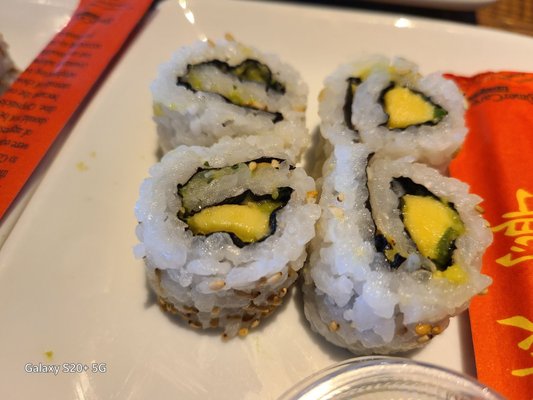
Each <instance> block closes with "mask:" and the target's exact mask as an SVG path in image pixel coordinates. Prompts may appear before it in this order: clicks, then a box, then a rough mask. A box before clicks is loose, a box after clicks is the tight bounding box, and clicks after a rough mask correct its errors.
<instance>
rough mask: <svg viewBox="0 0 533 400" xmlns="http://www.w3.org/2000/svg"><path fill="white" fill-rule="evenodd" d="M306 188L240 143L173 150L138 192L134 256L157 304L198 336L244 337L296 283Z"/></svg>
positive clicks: (312, 206)
mask: <svg viewBox="0 0 533 400" xmlns="http://www.w3.org/2000/svg"><path fill="white" fill-rule="evenodd" d="M316 195H317V193H316V191H315V183H314V180H313V179H312V178H310V177H309V176H307V175H306V173H305V172H304V170H303V169H302V168H295V167H293V166H292V165H291V164H290V162H288V161H287V156H286V155H285V154H283V153H282V152H278V153H275V152H272V153H270V154H265V152H264V151H263V150H261V149H258V148H257V147H254V146H252V145H250V144H249V143H247V142H246V141H245V140H241V139H232V140H231V139H230V140H223V141H222V142H220V143H218V144H216V145H213V146H212V147H210V148H207V147H200V146H192V147H189V146H179V147H177V148H176V149H174V150H172V151H170V152H169V153H167V154H166V155H165V156H164V157H163V158H162V160H161V162H160V163H158V164H156V165H155V166H154V167H152V168H151V170H150V177H149V178H148V179H146V180H145V181H144V183H143V184H142V185H141V189H140V198H139V200H138V202H137V204H136V208H135V213H136V217H137V219H138V221H139V224H138V226H137V236H138V238H139V241H140V243H139V244H138V245H137V246H136V248H135V253H136V255H137V256H138V257H142V258H143V259H144V261H145V264H146V272H147V275H148V281H149V283H150V285H151V287H152V288H153V290H154V291H155V293H156V295H157V297H158V299H159V303H160V305H161V306H162V307H163V308H164V309H165V310H166V311H169V312H171V313H175V314H178V315H180V316H182V317H183V318H185V319H186V321H187V322H188V324H189V325H191V326H192V327H197V328H221V329H223V330H224V332H223V336H224V337H233V336H235V335H245V334H246V333H248V330H249V329H250V328H254V327H256V326H257V325H258V324H259V323H260V321H261V320H262V319H263V318H264V317H266V316H267V315H269V314H270V313H272V312H273V311H274V310H275V309H276V308H277V307H278V306H279V305H280V304H281V303H282V300H283V297H284V296H285V294H286V293H287V291H288V289H290V287H291V285H292V284H293V283H294V282H295V280H296V278H297V275H298V273H297V272H298V271H299V270H300V269H301V268H302V266H303V263H304V260H305V259H306V244H307V243H308V242H309V241H310V240H311V239H312V238H313V237H314V232H315V231H314V225H315V222H316V220H317V219H318V217H319V214H320V207H319V206H318V205H317V204H316Z"/></svg>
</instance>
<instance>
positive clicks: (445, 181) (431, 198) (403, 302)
mask: <svg viewBox="0 0 533 400" xmlns="http://www.w3.org/2000/svg"><path fill="white" fill-rule="evenodd" d="M480 200H481V199H480V198H479V197H478V196H475V195H472V194H469V193H468V186H467V185H466V184H464V183H462V182H460V181H458V180H456V179H453V178H448V177H444V176H442V175H440V174H439V173H438V172H437V171H436V170H435V169H433V168H430V167H428V166H425V165H423V164H418V163H413V162H412V161H409V160H407V159H398V160H390V159H387V158H383V157H378V156H376V155H372V153H371V152H370V151H369V149H368V148H367V147H366V146H364V145H362V144H349V143H348V144H338V145H336V146H335V147H334V150H333V152H332V154H331V156H330V157H329V158H328V160H327V161H326V163H325V165H324V181H323V185H322V193H321V197H320V206H321V208H322V216H321V218H320V220H319V222H318V224H317V237H316V239H315V240H313V242H312V246H311V248H312V251H311V255H310V263H309V267H306V269H305V271H304V287H303V291H304V305H305V315H306V317H307V319H308V320H309V322H310V324H311V327H312V328H313V330H315V331H317V332H318V333H320V334H321V335H322V336H324V337H325V338H326V339H327V340H328V341H330V342H332V343H334V344H336V345H338V346H341V347H344V348H347V349H349V350H350V351H352V352H354V353H356V354H372V353H381V354H386V353H394V352H402V351H407V350H410V349H413V348H416V347H419V346H423V345H424V344H426V343H427V342H429V341H430V339H432V338H433V337H434V336H436V335H438V334H439V333H441V332H442V331H443V330H444V329H445V328H446V327H447V326H448V322H449V318H450V317H452V316H455V315H457V314H458V313H460V312H461V311H463V310H465V309H466V308H467V307H468V304H469V302H470V300H471V298H472V297H473V296H474V295H476V294H479V293H481V292H483V291H484V290H485V289H486V288H487V286H488V285H489V284H490V283H491V279H490V278H489V277H487V276H485V275H483V274H481V273H480V269H481V258H482V255H483V253H484V251H485V249H486V248H487V246H488V245H489V244H490V243H491V240H492V234H491V232H490V229H489V228H488V227H487V223H486V221H485V220H484V219H483V218H482V217H481V216H480V215H479V212H478V211H477V210H478V209H479V208H478V203H479V202H480Z"/></svg>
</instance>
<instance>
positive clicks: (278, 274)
mask: <svg viewBox="0 0 533 400" xmlns="http://www.w3.org/2000/svg"><path fill="white" fill-rule="evenodd" d="M282 276H283V272H281V271H280V272H276V273H275V274H274V275H272V276H271V277H270V278H268V279H267V282H268V284H269V285H273V284H275V283H276V282H278V281H279V280H280V279H281V277H282Z"/></svg>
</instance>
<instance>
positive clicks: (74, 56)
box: [0, 0, 152, 219]
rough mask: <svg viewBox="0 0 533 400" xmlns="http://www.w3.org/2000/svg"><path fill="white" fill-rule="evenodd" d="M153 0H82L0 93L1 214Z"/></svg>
mask: <svg viewBox="0 0 533 400" xmlns="http://www.w3.org/2000/svg"><path fill="white" fill-rule="evenodd" d="M151 3H152V0H134V1H133V0H82V1H81V2H80V4H79V5H78V8H77V9H76V10H75V12H74V14H73V16H72V18H71V20H70V22H69V23H68V24H67V25H66V26H65V28H63V30H61V31H60V32H59V33H58V34H57V35H56V36H55V37H54V38H53V39H52V41H51V42H50V43H49V44H48V45H47V46H46V48H45V49H44V50H42V51H41V53H40V54H39V55H38V56H37V58H36V59H35V60H34V61H33V62H32V63H31V65H30V66H29V67H28V68H27V69H26V70H25V71H24V72H23V73H22V74H21V75H20V76H19V78H18V79H17V80H16V81H15V82H14V83H13V85H12V86H11V87H10V89H9V90H8V91H7V92H6V93H4V95H3V96H2V97H0V219H1V218H2V216H3V215H4V214H5V212H6V211H7V209H8V208H9V206H10V204H11V203H12V202H13V200H14V199H15V197H16V196H17V194H18V193H19V191H20V190H21V189H22V187H23V186H24V184H25V182H26V181H27V179H28V178H29V177H30V175H31V174H32V172H33V170H34V169H35V167H36V166H37V165H38V164H39V162H40V161H41V159H42V158H43V156H44V155H45V153H46V152H47V150H48V149H49V147H50V145H51V144H52V143H53V141H54V140H55V138H56V137H57V136H58V134H59V133H60V132H61V129H62V128H63V127H64V126H65V124H66V123H67V121H68V119H69V118H70V117H71V116H72V114H73V113H74V111H75V110H76V109H77V108H78V106H79V105H80V103H81V102H82V100H83V99H84V97H85V96H86V95H87V93H88V92H89V90H90V89H91V87H92V86H93V85H94V84H95V83H96V81H97V80H98V78H99V77H100V75H101V74H102V73H103V71H104V70H105V68H106V66H107V65H108V64H109V63H110V62H111V60H112V59H113V57H114V56H115V55H116V53H117V52H118V51H119V49H120V48H121V47H122V45H123V44H124V42H125V40H126V39H127V38H128V36H129V34H130V32H131V31H132V30H133V29H134V28H135V26H136V25H137V24H138V22H139V21H140V20H141V18H142V17H143V15H144V14H145V13H146V11H147V10H148V8H149V7H150V5H151Z"/></svg>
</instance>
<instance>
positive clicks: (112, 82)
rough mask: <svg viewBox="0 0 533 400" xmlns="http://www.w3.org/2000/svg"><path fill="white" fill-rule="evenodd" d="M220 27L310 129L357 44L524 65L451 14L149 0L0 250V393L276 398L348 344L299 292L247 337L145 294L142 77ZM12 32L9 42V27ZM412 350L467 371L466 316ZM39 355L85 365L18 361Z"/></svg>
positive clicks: (150, 151) (458, 62) (438, 64)
mask: <svg viewBox="0 0 533 400" xmlns="http://www.w3.org/2000/svg"><path fill="white" fill-rule="evenodd" d="M180 5H181V6H180ZM4 7H5V6H4V3H2V4H1V5H0V10H1V12H0V15H2V17H1V18H2V19H1V20H3V18H4V13H3V9H4ZM184 9H185V10H184ZM26 18H28V19H29V20H30V22H31V21H33V20H37V19H39V15H32V16H26ZM192 21H194V24H193V23H191V22H192ZM30 25H31V24H30ZM19 29H20V32H21V35H22V32H23V31H24V30H25V29H28V28H25V27H23V26H21V27H20V28H19ZM225 32H231V33H232V34H233V35H234V36H235V37H236V38H238V39H241V40H242V41H246V42H247V43H249V44H252V45H254V46H257V47H259V48H261V49H264V50H267V51H272V52H276V53H278V54H279V56H280V57H281V58H283V59H284V60H286V61H287V62H289V63H291V64H293V65H294V66H295V67H296V68H297V69H298V70H300V71H301V73H302V75H303V77H304V79H305V80H306V81H307V82H308V84H309V87H310V97H309V109H308V124H309V127H310V128H311V129H314V128H315V127H316V126H317V124H318V117H317V115H316V112H317V101H316V98H317V95H318V92H319V91H320V88H321V82H322V80H323V78H324V77H325V76H326V75H327V74H329V73H330V72H331V71H332V70H333V69H334V68H335V67H336V66H337V65H338V64H339V63H342V62H346V61H348V60H349V59H350V58H353V57H355V56H359V55H361V54H363V53H372V52H379V53H384V54H387V55H403V56H405V57H407V58H410V59H412V60H413V61H415V62H418V63H419V64H420V65H421V67H422V70H423V71H424V72H430V71H434V70H438V69H439V70H445V71H450V72H456V73H463V74H471V73H475V72H480V71H486V70H489V69H492V70H496V69H514V70H527V69H528V68H531V65H533V41H532V40H531V39H530V38H526V37H522V36H518V35H511V34H503V33H498V32H496V31H490V30H483V29H476V28H473V27H468V26H463V25H457V24H449V23H440V22H430V21H426V20H421V19H414V18H413V19H406V18H404V17H402V18H400V17H397V16H392V15H390V16H388V15H380V14H375V13H360V12H349V11H340V10H329V9H326V8H312V7H304V6H294V5H283V4H279V3H275V4H274V3H265V2H248V1H238V2H233V1H225V0H194V1H187V2H186V1H183V0H181V1H179V2H178V1H174V0H172V1H165V2H162V3H160V4H159V5H158V6H157V8H156V9H155V10H154V11H153V12H152V15H151V16H150V18H148V19H147V20H146V21H145V24H144V26H143V27H142V29H139V30H138V32H137V35H136V37H135V38H134V39H133V40H131V42H130V43H129V46H128V47H127V49H126V50H125V51H124V52H123V53H122V55H121V58H120V60H119V61H118V62H117V63H116V64H115V65H114V68H113V70H112V71H111V72H110V73H109V74H108V75H107V76H106V77H105V80H104V81H103V83H102V84H101V85H100V86H99V87H98V89H97V90H96V92H95V93H94V94H93V96H92V98H91V99H90V101H89V102H88V104H87V105H86V107H85V108H84V110H83V113H81V115H80V116H79V118H78V119H77V120H76V121H75V123H73V124H71V126H70V127H69V132H67V133H68V136H67V137H66V138H65V140H64V143H63V144H62V146H61V148H60V150H58V152H57V154H56V157H55V158H54V160H53V162H52V163H51V165H50V167H49V168H48V170H47V171H46V174H45V176H44V179H43V180H42V182H41V184H40V185H39V187H38V188H37V191H36V193H35V194H34V196H33V198H32V199H31V201H30V202H29V204H28V206H27V207H26V209H25V210H24V212H23V213H22V215H21V217H20V219H19V220H18V222H17V224H16V226H15V228H14V229H13V231H12V232H11V234H10V235H9V237H8V238H7V241H6V242H5V244H4V246H3V248H2V249H1V250H0V398H1V399H30V398H43V399H52V398H53V399H58V400H61V399H69V400H72V399H132V400H133V399H139V400H140V399H146V398H153V399H202V400H205V399H244V400H246V399H275V398H276V397H277V396H279V395H281V393H282V392H284V391H285V390H286V389H288V388H289V387H291V386H292V385H294V384H295V383H296V382H298V381H300V380H301V379H303V378H304V377H306V376H308V375H310V374H311V373H313V372H315V371H317V370H319V369H322V368H324V367H326V366H328V365H330V364H332V363H334V362H337V361H341V360H344V359H347V358H350V357H351V354H349V353H348V352H346V351H344V350H342V349H337V348H335V347H333V346H331V345H329V344H327V343H326V342H325V341H323V340H322V339H321V338H320V337H318V336H317V335H315V334H313V333H312V332H311V331H310V329H309V327H308V324H307V322H306V321H305V319H304V317H303V313H302V307H301V303H300V302H301V299H300V296H299V293H298V291H293V292H292V294H291V296H290V298H289V299H288V300H289V301H287V303H286V305H285V306H284V307H282V308H281V309H280V310H279V311H278V312H277V313H276V314H274V316H273V317H271V318H270V320H269V321H267V322H265V323H264V324H263V325H262V326H261V327H260V328H259V329H258V330H256V331H254V332H253V333H252V334H250V335H249V336H248V337H247V338H245V339H243V340H241V339H235V340H231V341H230V342H228V343H224V342H222V341H221V340H220V339H219V335H218V333H213V334H212V333H203V332H198V331H193V330H191V329H188V328H186V327H185V326H183V324H181V323H179V322H176V321H175V320H174V319H173V318H171V317H169V316H167V315H166V314H163V313H162V312H161V311H160V310H159V308H158V307H157V306H156V305H155V303H154V299H153V297H151V295H150V292H149V290H148V289H147V286H146V281H145V277H144V270H143V264H142V262H141V261H140V260H136V259H134V257H133V254H132V247H133V246H134V245H135V243H136V238H135V234H134V229H135V225H136V220H135V217H134V214H133V207H134V204H135V201H136V200H137V194H138V187H139V185H140V183H141V181H142V180H143V179H144V178H145V177H146V176H147V170H148V168H149V167H150V166H151V165H152V164H153V163H154V162H155V161H156V159H157V141H156V134H155V126H154V124H153V122H152V121H151V112H152V111H151V98H150V92H149V89H148V87H149V84H150V82H151V81H152V79H153V78H154V77H155V75H156V73H157V66H158V64H160V63H161V62H163V61H165V60H167V59H168V58H169V57H170V55H171V54H172V52H173V51H174V50H175V49H177V48H178V47H179V46H181V45H184V44H188V43H191V42H192V41H193V40H196V39H197V38H199V37H203V36H207V37H211V38H216V37H220V36H221V35H223V34H224V33H225ZM10 43H11V45H12V48H13V52H14V54H16V51H17V50H16V48H17V45H18V41H17V38H16V37H15V38H13V37H11V39H10ZM81 167H83V168H81ZM47 352H50V353H48V355H46V354H45V353H47ZM408 356H409V357H411V358H413V359H416V360H419V361H425V362H431V363H434V364H437V365H439V366H442V367H446V368H450V369H453V370H455V371H461V372H466V373H470V374H471V373H473V371H474V369H473V356H472V350H471V343H470V336H469V331H468V322H467V320H466V318H465V317H464V316H462V317H459V318H456V319H454V320H453V321H452V323H451V326H450V327H449V329H448V330H447V331H446V332H445V333H444V334H443V335H442V336H440V337H438V338H436V339H435V340H434V341H433V343H431V344H430V345H429V346H428V347H427V348H425V349H423V350H421V351H418V352H414V353H411V354H409V355H408ZM40 363H41V364H43V365H59V366H61V365H62V364H63V363H74V364H75V363H80V365H81V366H83V365H84V364H85V365H87V366H88V368H89V370H88V371H82V372H79V373H78V372H73V373H67V372H65V371H60V372H59V373H58V374H57V375H54V374H53V373H48V374H46V373H29V372H26V371H25V368H28V367H27V365H30V367H31V366H37V367H38V366H39V364H40ZM93 363H95V364H96V365H97V366H98V365H100V366H102V364H105V370H106V372H97V373H95V372H92V371H91V369H92V364H93Z"/></svg>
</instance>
